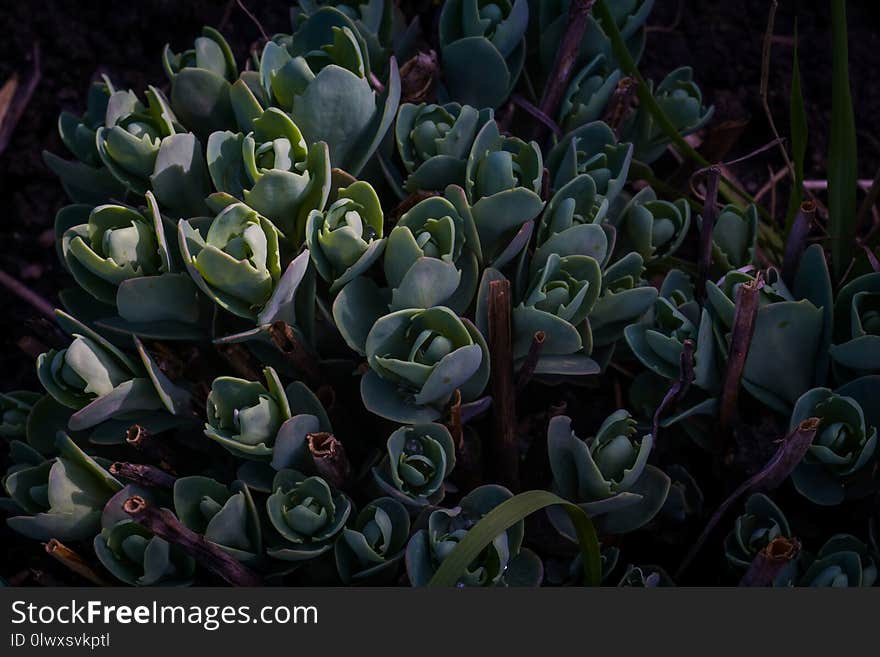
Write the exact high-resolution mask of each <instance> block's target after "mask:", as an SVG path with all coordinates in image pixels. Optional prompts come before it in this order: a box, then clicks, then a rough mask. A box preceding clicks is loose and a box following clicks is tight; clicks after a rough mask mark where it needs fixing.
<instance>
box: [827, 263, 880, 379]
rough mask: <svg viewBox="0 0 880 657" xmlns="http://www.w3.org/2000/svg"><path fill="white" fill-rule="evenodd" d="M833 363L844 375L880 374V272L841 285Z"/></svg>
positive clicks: (832, 348)
mask: <svg viewBox="0 0 880 657" xmlns="http://www.w3.org/2000/svg"><path fill="white" fill-rule="evenodd" d="M834 323H835V326H834V331H835V333H834V334H835V340H834V345H832V346H831V349H830V354H831V359H832V360H833V362H834V365H835V366H836V367H837V368H838V369H840V370H841V372H842V373H843V374H844V375H845V377H846V378H854V377H855V376H858V375H860V374H876V373H880V356H878V355H877V354H878V351H880V273H873V274H864V275H862V276H859V277H858V278H856V279H854V280H852V281H850V282H849V283H847V284H846V285H844V286H843V287H842V288H840V290H839V291H838V293H837V298H836V299H835V302H834Z"/></svg>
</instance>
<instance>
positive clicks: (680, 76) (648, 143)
mask: <svg viewBox="0 0 880 657" xmlns="http://www.w3.org/2000/svg"><path fill="white" fill-rule="evenodd" d="M653 94H654V99H655V100H656V102H657V104H658V105H659V106H660V108H661V109H662V110H663V113H664V114H665V115H666V117H667V118H668V119H669V121H670V122H671V123H672V125H673V126H675V129H676V130H677V131H678V133H679V134H681V135H688V134H691V133H692V132H696V131H697V130H699V129H700V128H701V127H703V126H704V125H705V124H706V122H707V121H708V120H709V119H710V118H711V117H712V113H713V110H714V108H712V107H709V108H708V109H707V108H706V107H704V106H703V94H702V92H700V88H699V87H698V86H697V84H696V83H695V82H694V72H693V69H691V68H690V67H689V66H682V67H681V68H678V69H675V70H674V71H672V73H670V74H669V75H667V76H666V78H665V79H664V80H663V81H662V82H661V83H660V84H659V85H657V88H656V89H654V90H653ZM621 137H622V139H623V140H624V141H630V142H632V143H633V145H634V147H635V151H634V153H635V157H636V159H638V160H640V161H642V162H645V163H647V164H650V163H651V162H653V161H654V160H656V159H657V158H659V157H660V156H661V155H662V154H663V151H665V150H666V147H667V146H668V145H669V144H670V143H671V142H670V139H669V137H668V136H667V135H666V133H665V132H664V131H663V129H662V128H661V127H660V126H659V125H657V123H656V120H655V118H654V116H653V115H652V114H651V113H650V112H648V111H647V109H644V108H640V109H639V110H638V111H636V112H635V113H634V114H632V115H631V116H630V117H629V118H628V119H627V120H626V121H624V124H623V125H622V126H621Z"/></svg>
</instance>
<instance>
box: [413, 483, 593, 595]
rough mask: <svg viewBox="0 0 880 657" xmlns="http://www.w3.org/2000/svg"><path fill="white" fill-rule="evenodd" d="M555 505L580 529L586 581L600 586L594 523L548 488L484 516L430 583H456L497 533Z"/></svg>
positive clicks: (522, 494)
mask: <svg viewBox="0 0 880 657" xmlns="http://www.w3.org/2000/svg"><path fill="white" fill-rule="evenodd" d="M555 504H559V505H561V506H562V507H563V508H564V509H565V511H566V513H568V516H569V517H570V518H571V522H572V524H573V525H574V528H575V531H576V532H577V537H578V543H579V544H580V548H581V554H582V555H583V561H584V583H585V584H586V585H587V586H599V583H600V581H601V579H602V565H601V557H600V554H599V539H598V538H597V537H596V530H595V529H594V528H593V523H592V522H591V521H590V518H589V516H588V515H587V514H586V513H585V512H584V511H583V510H582V509H581V508H580V507H578V506H577V505H575V504H572V503H571V502H567V501H566V500H564V499H562V498H561V497H559V496H558V495H554V494H553V493H550V492H548V491H545V490H531V491H528V492H525V493H520V494H519V495H516V496H514V497H512V498H511V499H509V500H507V501H506V502H503V503H501V504H499V505H498V506H497V507H495V508H494V509H492V510H491V511H490V512H489V513H487V514H486V515H485V516H483V518H482V519H481V520H480V521H479V522H478V523H477V524H476V525H474V526H473V527H472V528H471V529H470V531H468V533H467V534H466V535H465V537H464V538H463V539H462V540H461V543H459V544H458V545H457V546H456V547H455V549H454V550H453V551H452V552H451V553H450V554H449V556H447V557H446V558H445V559H444V560H443V562H442V563H441V564H440V567H439V568H438V569H437V572H436V573H434V577H432V578H431V581H430V582H428V586H455V584H456V582H458V578H459V577H460V576H461V574H462V573H463V572H464V571H465V569H466V568H467V567H468V565H469V564H470V563H471V562H473V560H474V559H476V558H477V556H478V555H479V554H480V552H482V551H483V550H484V549H485V548H486V546H487V545H489V543H491V542H492V540H493V539H494V538H495V537H496V536H498V535H499V534H501V532H504V531H506V530H507V529H508V528H510V527H512V526H513V525H515V524H516V523H518V522H519V521H520V520H522V519H523V518H525V517H526V516H528V515H531V514H532V513H534V512H535V511H540V510H541V509H544V508H546V507H548V506H553V505H555Z"/></svg>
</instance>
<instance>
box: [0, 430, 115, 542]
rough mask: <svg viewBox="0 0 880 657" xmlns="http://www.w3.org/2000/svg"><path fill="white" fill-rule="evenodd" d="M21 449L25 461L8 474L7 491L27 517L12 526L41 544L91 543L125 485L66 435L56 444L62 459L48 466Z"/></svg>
mask: <svg viewBox="0 0 880 657" xmlns="http://www.w3.org/2000/svg"><path fill="white" fill-rule="evenodd" d="M20 445H21V447H19V448H18V452H19V456H20V457H23V458H22V460H21V461H20V462H19V465H18V466H14V467H13V470H11V471H10V472H8V473H7V475H6V477H5V478H4V479H3V487H4V488H5V489H6V492H7V493H8V494H9V497H10V498H11V499H12V500H13V501H14V502H15V503H16V505H17V506H18V508H19V509H20V513H22V515H13V516H12V517H11V518H8V519H7V521H6V523H7V524H8V525H9V526H10V527H11V528H12V529H13V530H15V531H16V532H18V533H19V534H22V535H24V536H27V537H29V538H33V539H36V540H38V541H48V540H49V539H51V538H56V539H58V540H61V541H67V540H70V541H77V540H87V539H91V538H92V537H93V536H94V535H95V534H96V533H97V532H98V531H99V530H100V527H101V512H102V510H103V508H104V505H105V504H106V503H107V501H108V500H109V499H110V498H111V497H113V495H114V494H115V493H117V492H118V491H119V490H121V489H122V484H120V483H119V482H118V481H117V480H116V479H115V478H114V477H113V476H112V475H110V473H108V472H107V470H106V469H105V466H104V465H102V464H101V463H99V462H98V461H96V460H95V459H93V458H92V457H91V456H89V455H88V454H86V453H85V452H84V451H82V449H80V448H79V447H77V445H76V444H75V443H74V442H73V441H72V440H71V439H70V438H69V437H68V436H67V435H65V434H59V435H58V436H57V438H56V439H55V447H56V449H57V450H58V456H56V457H55V458H53V459H51V460H48V461H45V460H44V461H40V460H39V459H40V457H41V455H40V454H39V453H37V452H36V451H35V450H33V449H26V448H25V447H24V446H23V444H20Z"/></svg>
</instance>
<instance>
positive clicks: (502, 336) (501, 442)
mask: <svg viewBox="0 0 880 657" xmlns="http://www.w3.org/2000/svg"><path fill="white" fill-rule="evenodd" d="M510 307H511V299H510V281H508V280H507V279H501V280H497V281H492V282H491V283H490V284H489V352H490V356H491V367H492V372H491V385H492V416H493V420H494V432H493V444H492V452H493V454H492V462H493V463H495V465H496V467H497V468H498V477H499V479H500V481H501V483H502V484H504V485H505V486H507V487H508V488H510V489H511V490H513V491H517V490H519V448H518V446H517V440H516V400H515V391H514V387H513V338H512V334H511V325H510Z"/></svg>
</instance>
